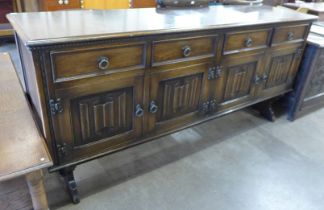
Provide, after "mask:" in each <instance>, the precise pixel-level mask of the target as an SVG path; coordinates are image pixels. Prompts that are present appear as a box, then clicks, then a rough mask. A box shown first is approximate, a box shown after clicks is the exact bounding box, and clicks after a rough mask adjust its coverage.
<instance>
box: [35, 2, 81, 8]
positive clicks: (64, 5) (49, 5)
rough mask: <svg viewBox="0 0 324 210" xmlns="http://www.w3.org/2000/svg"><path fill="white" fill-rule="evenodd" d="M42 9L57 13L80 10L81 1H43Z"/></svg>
mask: <svg viewBox="0 0 324 210" xmlns="http://www.w3.org/2000/svg"><path fill="white" fill-rule="evenodd" d="M40 2H41V9H42V10H45V11H55V10H64V9H80V8H81V3H80V0H42V1H40Z"/></svg>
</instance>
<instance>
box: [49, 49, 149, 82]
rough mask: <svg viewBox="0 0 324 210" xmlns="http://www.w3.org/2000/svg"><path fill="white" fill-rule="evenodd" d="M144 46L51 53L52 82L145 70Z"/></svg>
mask: <svg viewBox="0 0 324 210" xmlns="http://www.w3.org/2000/svg"><path fill="white" fill-rule="evenodd" d="M145 47H146V44H145V43H136V44H133V45H117V46H111V45H110V46H108V47H107V48H104V47H103V48H86V49H82V48H81V49H75V50H66V51H64V50H63V51H52V52H51V63H52V72H53V80H54V82H64V81H69V80H75V79H81V78H86V77H93V76H98V75H103V74H110V73H116V72H123V71H129V70H135V69H141V68H144V67H145Z"/></svg>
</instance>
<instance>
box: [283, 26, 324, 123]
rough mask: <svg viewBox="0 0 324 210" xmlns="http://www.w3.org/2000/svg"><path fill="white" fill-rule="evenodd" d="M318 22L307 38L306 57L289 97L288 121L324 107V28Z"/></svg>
mask: <svg viewBox="0 0 324 210" xmlns="http://www.w3.org/2000/svg"><path fill="white" fill-rule="evenodd" d="M323 26H324V25H323V22H316V23H315V24H314V25H313V26H312V27H311V30H310V34H309V36H308V38H307V45H306V48H305V53H304V57H303V59H302V62H301V64H300V69H299V71H298V74H297V78H296V82H295V87H294V91H293V92H291V93H290V94H289V96H288V99H289V109H288V119H289V120H295V119H296V118H298V117H300V116H302V115H304V114H306V113H309V112H311V111H314V110H316V109H318V108H321V107H323V106H324V27H323Z"/></svg>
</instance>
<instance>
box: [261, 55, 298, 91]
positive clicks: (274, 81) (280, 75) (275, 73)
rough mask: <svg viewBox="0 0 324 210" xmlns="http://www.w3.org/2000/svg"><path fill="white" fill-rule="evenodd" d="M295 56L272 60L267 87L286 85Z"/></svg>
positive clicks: (284, 56)
mask: <svg viewBox="0 0 324 210" xmlns="http://www.w3.org/2000/svg"><path fill="white" fill-rule="evenodd" d="M293 58H294V55H293V54H289V55H283V56H277V57H274V58H272V60H271V63H270V69H269V72H268V80H267V82H266V85H265V87H266V88H271V87H274V86H277V85H282V84H284V83H286V81H287V79H288V75H289V71H290V69H291V65H292V62H293Z"/></svg>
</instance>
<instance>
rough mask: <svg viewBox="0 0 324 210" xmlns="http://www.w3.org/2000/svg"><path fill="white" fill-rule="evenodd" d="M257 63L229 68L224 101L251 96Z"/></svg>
mask: <svg viewBox="0 0 324 210" xmlns="http://www.w3.org/2000/svg"><path fill="white" fill-rule="evenodd" d="M256 68H257V62H252V63H247V64H242V65H238V66H234V67H230V68H228V76H227V82H226V88H225V93H224V101H229V100H234V99H237V98H241V97H243V96H246V95H249V94H250V90H251V83H252V79H253V75H254V73H255V71H256Z"/></svg>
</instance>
